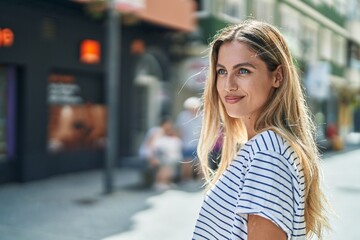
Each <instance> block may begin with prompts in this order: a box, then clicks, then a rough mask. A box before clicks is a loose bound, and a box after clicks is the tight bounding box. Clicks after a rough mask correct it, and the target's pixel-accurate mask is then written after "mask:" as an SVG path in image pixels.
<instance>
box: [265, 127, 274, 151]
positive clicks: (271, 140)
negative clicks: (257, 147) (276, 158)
mask: <svg viewBox="0 0 360 240" xmlns="http://www.w3.org/2000/svg"><path fill="white" fill-rule="evenodd" d="M266 132H267V134H268V135H269V138H270V142H271V145H272V146H273V149H274V151H276V150H275V145H274V142H273V139H272V137H271V135H270V131H266Z"/></svg>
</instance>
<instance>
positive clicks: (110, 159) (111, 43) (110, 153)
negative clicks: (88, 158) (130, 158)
mask: <svg viewBox="0 0 360 240" xmlns="http://www.w3.org/2000/svg"><path fill="white" fill-rule="evenodd" d="M115 2H116V0H108V8H107V11H108V12H107V29H106V33H107V34H106V38H107V49H106V50H107V58H106V59H107V61H106V101H107V145H106V159H105V167H104V193H105V194H109V193H112V192H113V190H114V181H113V170H114V163H115V161H116V158H117V152H116V149H117V146H118V131H117V130H118V128H117V124H118V123H119V121H118V108H119V106H118V97H119V92H120V79H119V72H120V71H119V70H120V69H119V68H120V51H119V50H120V49H119V47H118V46H119V45H121V42H120V41H121V37H120V34H121V31H120V26H121V24H120V23H119V22H120V13H119V12H118V11H117V9H116V7H115Z"/></svg>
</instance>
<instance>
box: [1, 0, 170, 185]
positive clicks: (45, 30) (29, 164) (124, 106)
mask: <svg viewBox="0 0 360 240" xmlns="http://www.w3.org/2000/svg"><path fill="white" fill-rule="evenodd" d="M60 3H61V4H60ZM4 27H8V28H11V29H12V30H13V32H14V34H15V42H14V45H13V46H12V47H9V48H0V64H12V65H15V66H16V68H17V70H18V71H17V75H18V76H17V81H18V99H17V105H18V107H17V129H16V131H17V149H16V159H15V160H14V161H8V162H6V163H5V164H2V163H0V174H1V173H2V172H3V173H5V172H6V174H1V176H2V177H1V178H0V183H1V182H6V181H13V180H16V181H30V180H34V179H39V178H45V177H49V176H52V175H56V174H62V173H68V172H74V171H81V170H87V169H92V168H99V167H102V166H103V162H104V151H99V150H88V151H76V152H67V153H61V154H49V153H48V151H47V141H48V129H47V126H48V114H49V112H48V106H49V105H48V103H47V94H48V93H47V88H48V77H49V75H50V74H51V73H64V74H73V75H79V76H93V77H94V78H96V79H100V81H101V82H102V87H101V89H96V91H103V96H104V98H103V101H105V100H106V94H107V93H106V84H105V79H106V73H105V70H106V69H105V66H106V48H105V45H106V39H105V35H106V22H105V20H104V18H103V19H100V20H94V19H92V18H90V17H89V16H87V15H86V14H85V13H84V10H83V8H82V6H81V5H78V4H75V3H72V2H70V1H55V2H53V1H42V0H37V1H6V2H4V1H1V2H0V28H4ZM168 32H169V30H167V29H164V28H157V27H154V26H151V25H148V24H143V23H142V24H139V25H136V26H122V30H121V42H120V43H119V44H121V48H120V53H121V58H120V65H121V67H120V66H119V69H120V75H119V81H120V82H121V83H120V89H119V95H118V101H119V108H120V110H119V116H118V119H119V124H118V134H119V143H118V145H119V147H118V155H119V160H118V161H122V157H123V156H129V155H133V154H134V153H133V152H132V151H131V147H132V144H133V135H132V133H133V131H132V128H133V127H134V120H135V119H134V117H136V116H134V115H133V114H132V112H133V111H134V109H135V108H137V107H139V106H138V105H137V104H136V99H138V98H139V96H136V91H135V87H134V83H133V81H134V74H135V66H136V64H137V61H138V60H139V59H140V57H141V55H138V54H134V53H132V52H131V44H132V42H133V41H134V40H135V39H141V40H143V41H144V43H145V51H151V52H152V53H154V54H155V55H156V56H157V57H158V58H159V62H160V63H161V67H162V68H163V72H164V79H162V80H164V81H168V80H169V79H170V78H171V68H170V65H171V64H170V62H169V61H168V59H169V58H168V49H169V46H170V43H171V40H170V39H169V38H168V37H167V33H168ZM85 38H87V39H94V40H98V41H100V43H101V46H102V49H101V50H102V56H101V63H100V64H96V65H86V64H82V63H80V61H79V46H80V42H81V40H83V39H85ZM150 111H151V110H150Z"/></svg>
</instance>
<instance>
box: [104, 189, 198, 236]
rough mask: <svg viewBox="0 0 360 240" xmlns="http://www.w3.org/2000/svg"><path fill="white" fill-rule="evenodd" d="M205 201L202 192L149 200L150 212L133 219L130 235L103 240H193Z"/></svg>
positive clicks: (174, 193)
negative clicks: (198, 217) (194, 230)
mask: <svg viewBox="0 0 360 240" xmlns="http://www.w3.org/2000/svg"><path fill="white" fill-rule="evenodd" d="M202 200H203V193H202V192H201V191H200V192H195V193H189V192H183V191H177V190H169V191H166V192H164V193H163V194H160V195H157V196H155V197H151V198H149V199H148V200H147V203H148V205H149V208H148V209H147V210H144V211H141V212H139V213H137V214H135V215H134V216H133V217H132V219H131V220H132V222H133V226H132V229H131V230H130V231H128V232H124V233H121V234H118V235H113V236H109V237H106V238H104V239H102V240H141V239H149V240H152V239H154V240H155V239H156V240H161V239H172V240H177V239H179V240H183V239H191V236H192V232H193V229H194V226H195V221H196V219H197V216H198V213H199V210H200V207H201V203H202ZM169 225H171V226H169Z"/></svg>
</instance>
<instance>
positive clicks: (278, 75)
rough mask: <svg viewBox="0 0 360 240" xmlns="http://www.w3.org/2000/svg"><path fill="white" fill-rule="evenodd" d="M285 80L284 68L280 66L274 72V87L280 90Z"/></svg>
mask: <svg viewBox="0 0 360 240" xmlns="http://www.w3.org/2000/svg"><path fill="white" fill-rule="evenodd" d="M283 80H284V73H283V69H282V66H281V65H279V66H278V67H277V68H276V69H275V70H274V72H273V87H274V88H279V87H280V86H281V83H282V82H283Z"/></svg>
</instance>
